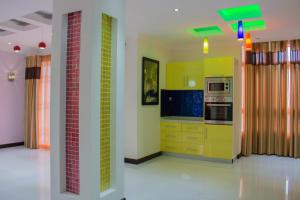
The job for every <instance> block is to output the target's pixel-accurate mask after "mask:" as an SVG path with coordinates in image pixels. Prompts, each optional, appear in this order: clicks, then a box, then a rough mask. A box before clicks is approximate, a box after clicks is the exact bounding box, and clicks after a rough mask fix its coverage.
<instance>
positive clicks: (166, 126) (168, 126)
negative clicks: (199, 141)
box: [160, 122, 181, 131]
mask: <svg viewBox="0 0 300 200" xmlns="http://www.w3.org/2000/svg"><path fill="white" fill-rule="evenodd" d="M160 129H161V130H174V131H176V130H177V131H180V130H181V124H180V123H178V122H161V123H160Z"/></svg>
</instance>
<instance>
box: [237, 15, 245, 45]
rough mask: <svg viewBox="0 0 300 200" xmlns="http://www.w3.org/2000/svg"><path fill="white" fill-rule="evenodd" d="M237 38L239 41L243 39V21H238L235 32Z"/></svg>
mask: <svg viewBox="0 0 300 200" xmlns="http://www.w3.org/2000/svg"><path fill="white" fill-rule="evenodd" d="M237 38H238V40H239V41H243V40H244V27H243V21H241V20H240V21H238V32H237Z"/></svg>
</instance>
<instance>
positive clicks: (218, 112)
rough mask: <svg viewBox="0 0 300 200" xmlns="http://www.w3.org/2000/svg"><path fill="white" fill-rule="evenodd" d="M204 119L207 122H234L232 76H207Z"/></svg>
mask: <svg viewBox="0 0 300 200" xmlns="http://www.w3.org/2000/svg"><path fill="white" fill-rule="evenodd" d="M205 83H206V85H205V96H204V113H205V114H204V121H205V123H207V124H229V125H230V124H232V121H233V95H232V93H233V92H232V89H233V87H232V78H230V77H228V78H215V77H214V78H206V80H205Z"/></svg>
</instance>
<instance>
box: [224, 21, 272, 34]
mask: <svg viewBox="0 0 300 200" xmlns="http://www.w3.org/2000/svg"><path fill="white" fill-rule="evenodd" d="M230 27H231V29H232V31H233V32H237V30H238V23H233V24H230ZM243 28H244V31H245V32H249V31H257V30H265V29H266V28H267V26H266V22H265V21H264V20H255V21H243Z"/></svg>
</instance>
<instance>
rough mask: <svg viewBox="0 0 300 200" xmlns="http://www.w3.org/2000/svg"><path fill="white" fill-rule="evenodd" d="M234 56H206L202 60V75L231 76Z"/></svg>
mask: <svg viewBox="0 0 300 200" xmlns="http://www.w3.org/2000/svg"><path fill="white" fill-rule="evenodd" d="M233 67H234V58H232V57H224V58H208V59H205V60H204V77H228V76H229V77H230V76H233Z"/></svg>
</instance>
